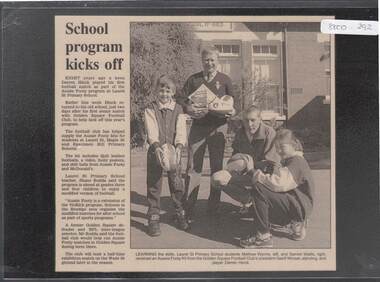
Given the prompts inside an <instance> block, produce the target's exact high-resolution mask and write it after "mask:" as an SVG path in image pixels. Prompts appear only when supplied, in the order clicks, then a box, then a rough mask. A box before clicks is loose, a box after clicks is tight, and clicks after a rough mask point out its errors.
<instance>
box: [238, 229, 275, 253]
mask: <svg viewBox="0 0 380 282" xmlns="http://www.w3.org/2000/svg"><path fill="white" fill-rule="evenodd" d="M240 246H241V247H243V248H247V249H260V248H272V247H273V240H272V235H271V234H270V233H265V234H261V233H260V232H257V234H256V235H255V236H248V237H247V238H246V239H241V240H240Z"/></svg>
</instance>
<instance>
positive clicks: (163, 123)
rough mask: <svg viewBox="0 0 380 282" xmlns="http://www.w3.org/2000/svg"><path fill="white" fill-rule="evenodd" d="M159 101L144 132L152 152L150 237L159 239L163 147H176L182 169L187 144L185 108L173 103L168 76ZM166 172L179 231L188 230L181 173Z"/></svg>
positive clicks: (147, 116) (149, 167)
mask: <svg viewBox="0 0 380 282" xmlns="http://www.w3.org/2000/svg"><path fill="white" fill-rule="evenodd" d="M155 91H156V95H157V101H155V102H153V103H152V104H151V105H150V106H148V107H147V109H145V112H144V116H145V128H146V132H147V137H148V143H149V145H150V146H149V149H148V155H147V199H148V203H149V210H148V234H149V235H151V236H159V235H160V234H161V230H160V224H159V222H160V196H161V188H162V174H163V168H162V166H161V163H160V158H161V157H160V154H161V156H162V154H163V150H162V146H163V145H164V144H170V145H174V146H175V154H176V160H177V166H178V167H180V159H181V150H182V148H183V146H185V144H186V117H185V115H184V114H183V110H182V107H181V106H180V105H179V104H177V103H176V102H175V101H174V100H173V96H174V94H175V91H176V87H175V84H174V83H173V81H172V80H170V79H169V78H168V77H166V76H161V77H160V78H159V79H158V81H157V85H156V90H155ZM178 167H177V169H172V170H170V171H168V172H167V175H168V182H169V189H170V194H171V198H172V200H173V202H174V206H175V210H176V218H177V224H178V228H179V229H182V230H186V229H187V228H188V224H187V222H186V220H185V214H184V210H183V207H182V202H181V200H182V198H183V194H184V186H183V183H182V179H181V169H178Z"/></svg>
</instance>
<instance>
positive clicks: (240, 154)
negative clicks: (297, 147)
mask: <svg viewBox="0 0 380 282" xmlns="http://www.w3.org/2000/svg"><path fill="white" fill-rule="evenodd" d="M275 136H276V131H275V130H274V129H273V128H272V127H270V126H268V125H266V124H265V123H264V122H263V121H262V118H261V110H260V109H259V108H258V107H257V106H251V107H249V108H248V109H246V110H245V111H244V113H243V127H242V128H240V129H239V130H238V131H237V132H236V135H235V139H234V141H233V143H232V149H233V153H232V158H231V159H230V160H229V161H228V164H227V168H226V171H220V172H218V174H216V175H217V176H218V177H221V179H220V180H221V181H223V175H225V174H226V172H227V171H228V172H230V173H231V175H232V178H231V179H230V180H229V182H228V184H229V185H228V186H226V187H224V189H223V191H224V192H225V193H227V194H228V195H230V196H231V197H232V198H234V199H235V197H237V198H236V200H238V201H239V202H240V203H242V204H243V206H242V209H241V210H240V213H242V214H244V213H246V212H247V211H248V207H249V197H248V192H247V191H246V189H245V188H244V187H245V186H247V185H248V186H249V185H251V178H252V176H251V175H249V173H247V172H249V171H251V170H252V169H253V168H255V169H260V170H261V171H263V172H264V173H272V172H273V168H274V167H275V166H276V165H278V164H279V163H280V156H279V155H278V154H277V152H276V148H275V146H274V139H275ZM253 160H254V163H253ZM244 163H246V164H247V165H248V166H247V168H246V169H242V166H243V167H244ZM214 175H215V174H214ZM215 181H216V179H215V177H214V178H212V179H211V184H212V185H211V187H212V189H214V190H219V189H218V188H217V185H215V184H217V183H216V182H215ZM213 184H214V185H213ZM225 184H226V183H225ZM225 184H224V185H225ZM246 196H247V197H246ZM247 201H248V202H247Z"/></svg>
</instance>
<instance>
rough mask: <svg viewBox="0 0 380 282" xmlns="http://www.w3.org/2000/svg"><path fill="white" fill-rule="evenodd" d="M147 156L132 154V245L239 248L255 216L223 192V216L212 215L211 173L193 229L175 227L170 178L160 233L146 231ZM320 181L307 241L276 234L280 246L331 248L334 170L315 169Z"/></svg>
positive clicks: (205, 178)
mask: <svg viewBox="0 0 380 282" xmlns="http://www.w3.org/2000/svg"><path fill="white" fill-rule="evenodd" d="M145 164H146V158H145V156H144V154H133V155H132V170H131V183H132V185H131V186H132V187H131V247H132V248H199V249H202V248H206V249H211V248H216V249H221V248H239V247H238V245H237V244H238V241H239V238H240V237H241V236H244V235H245V234H247V233H248V232H249V228H250V225H251V219H249V218H241V217H240V216H239V215H238V214H237V213H236V212H237V211H238V210H239V204H238V203H237V202H235V201H234V200H232V199H231V198H230V197H228V196H227V195H226V194H224V193H222V202H223V205H222V216H221V217H220V218H219V219H215V218H211V217H209V216H207V214H206V205H207V198H208V193H209V176H207V175H205V176H203V177H202V181H201V189H200V192H199V200H198V202H197V205H196V212H195V222H194V223H193V224H192V227H191V229H190V231H187V232H184V231H181V230H178V229H176V228H175V226H174V224H173V221H172V216H173V212H174V210H173V206H172V203H171V200H170V197H169V188H168V186H167V181H166V179H165V181H164V183H165V184H164V187H163V192H162V200H161V208H162V214H161V222H162V223H161V230H162V235H161V236H160V237H155V238H152V237H150V236H148V235H147V234H146V223H147V219H146V216H145V214H146V211H147V202H146V198H145V195H146V184H145V183H146V165H145ZM313 175H314V179H315V182H316V187H317V191H316V195H315V206H314V211H313V215H312V217H311V219H310V222H309V226H308V228H307V237H306V239H305V240H303V241H299V242H296V241H291V240H289V239H286V238H279V237H274V246H275V247H278V248H329V247H330V170H329V169H319V170H313Z"/></svg>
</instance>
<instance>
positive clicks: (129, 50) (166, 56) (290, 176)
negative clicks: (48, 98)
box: [55, 16, 339, 272]
mask: <svg viewBox="0 0 380 282" xmlns="http://www.w3.org/2000/svg"><path fill="white" fill-rule="evenodd" d="M328 18H331V16H326V17H324V16H313V17H311V16H309V17H301V16H286V17H285V16H283V17H278V16H270V17H269V16H268V17H265V16H260V17H258V16H244V17H241V16H223V17H221V16H207V17H204V16H192V17H189V16H56V18H55V181H56V185H55V195H56V200H55V202H56V223H55V224H56V225H55V226H56V232H55V234H56V237H55V246H56V248H55V250H56V254H55V257H56V264H55V267H56V271H62V272H112V271H114V272H123V271H139V272H142V271H147V272H148V271H149V272H155V271H171V272H173V271H182V272H183V271H296V270H298V271H300V270H310V271H317V270H335V268H336V252H335V248H336V241H335V97H334V85H335V84H334V83H335V82H334V76H335V70H334V52H335V48H334V35H330V34H323V33H321V32H320V22H321V20H322V19H328ZM338 51H339V50H338Z"/></svg>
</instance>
